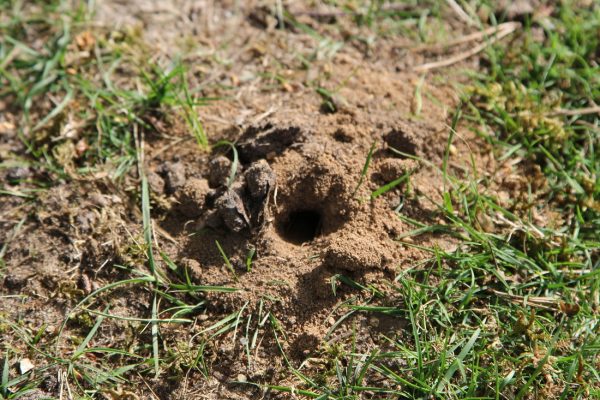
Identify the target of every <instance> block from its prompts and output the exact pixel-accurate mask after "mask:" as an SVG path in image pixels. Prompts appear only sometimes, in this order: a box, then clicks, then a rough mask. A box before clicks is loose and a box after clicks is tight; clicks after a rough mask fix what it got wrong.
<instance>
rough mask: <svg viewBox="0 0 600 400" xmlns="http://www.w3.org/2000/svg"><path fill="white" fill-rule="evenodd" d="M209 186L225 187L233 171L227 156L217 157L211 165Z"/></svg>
mask: <svg viewBox="0 0 600 400" xmlns="http://www.w3.org/2000/svg"><path fill="white" fill-rule="evenodd" d="M208 168H209V170H208V171H209V172H208V184H209V185H210V187H213V188H215V187H219V186H221V185H224V184H225V183H226V182H227V179H228V178H229V174H230V171H231V160H229V158H227V157H225V156H217V157H215V158H213V159H212V160H211V161H210V163H209V167H208Z"/></svg>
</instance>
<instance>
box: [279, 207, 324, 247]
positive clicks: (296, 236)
mask: <svg viewBox="0 0 600 400" xmlns="http://www.w3.org/2000/svg"><path fill="white" fill-rule="evenodd" d="M322 223H323V221H322V217H321V213H319V212H318V211H316V210H297V211H293V212H291V213H289V214H288V215H287V218H285V220H284V221H283V223H282V224H281V226H280V234H281V237H282V238H283V239H284V240H286V241H288V242H290V243H293V244H302V243H306V242H310V241H311V240H313V239H314V238H315V237H317V236H319V235H320V234H321V226H322Z"/></svg>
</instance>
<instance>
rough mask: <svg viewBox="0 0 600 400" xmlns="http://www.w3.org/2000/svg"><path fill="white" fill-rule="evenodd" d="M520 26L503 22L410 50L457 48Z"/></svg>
mask: <svg viewBox="0 0 600 400" xmlns="http://www.w3.org/2000/svg"><path fill="white" fill-rule="evenodd" d="M520 26H521V24H520V23H518V22H504V23H502V24H500V25H497V26H491V27H489V28H487V29H484V30H482V31H479V32H474V33H470V34H468V35H465V36H461V37H459V38H456V39H453V40H450V41H448V42H445V43H438V44H433V45H423V46H418V47H413V48H411V49H410V50H411V51H414V52H421V51H439V50H443V49H446V48H448V47H453V46H458V45H460V44H465V43H468V42H472V41H476V40H480V39H483V38H485V37H487V36H490V35H493V34H494V33H495V32H499V31H504V30H506V29H510V28H512V29H517V28H519V27H520Z"/></svg>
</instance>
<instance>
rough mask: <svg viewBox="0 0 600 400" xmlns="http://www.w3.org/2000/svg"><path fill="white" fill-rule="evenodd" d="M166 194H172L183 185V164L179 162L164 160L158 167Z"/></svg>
mask: <svg viewBox="0 0 600 400" xmlns="http://www.w3.org/2000/svg"><path fill="white" fill-rule="evenodd" d="M159 171H160V173H161V175H162V176H163V178H164V180H165V189H166V192H167V194H173V193H175V192H176V191H177V190H178V189H180V188H181V187H183V185H185V165H183V163H181V162H165V163H164V164H162V165H161V167H160V170H159Z"/></svg>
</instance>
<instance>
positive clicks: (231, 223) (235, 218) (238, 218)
mask: <svg viewBox="0 0 600 400" xmlns="http://www.w3.org/2000/svg"><path fill="white" fill-rule="evenodd" d="M215 208H216V209H217V210H218V212H219V216H220V217H221V218H222V220H223V223H224V224H225V226H226V227H227V228H229V229H230V230H231V231H233V232H241V231H243V230H244V229H246V228H248V227H250V219H249V218H248V215H247V214H246V210H245V209H244V203H243V201H242V199H241V197H240V196H239V195H238V194H237V193H236V192H235V190H231V189H230V190H227V191H225V192H224V193H223V194H222V195H221V196H220V197H219V198H217V199H216V200H215Z"/></svg>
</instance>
